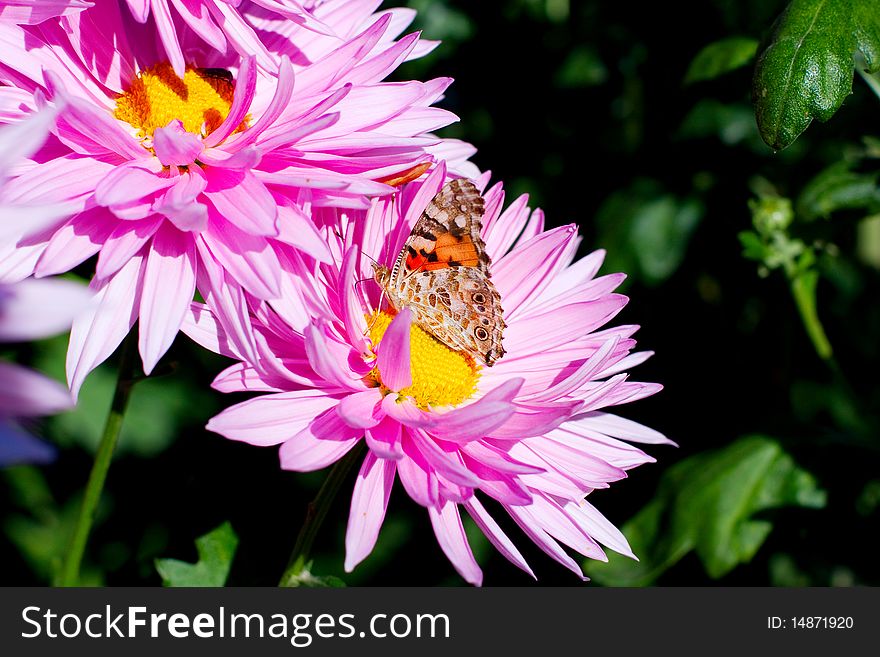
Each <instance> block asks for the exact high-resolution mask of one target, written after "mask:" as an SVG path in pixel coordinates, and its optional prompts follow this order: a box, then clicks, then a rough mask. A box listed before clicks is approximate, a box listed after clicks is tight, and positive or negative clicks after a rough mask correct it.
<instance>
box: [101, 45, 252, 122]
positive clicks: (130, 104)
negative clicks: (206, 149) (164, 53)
mask: <svg viewBox="0 0 880 657" xmlns="http://www.w3.org/2000/svg"><path fill="white" fill-rule="evenodd" d="M234 94H235V83H234V82H233V80H232V78H231V77H228V76H226V75H225V71H220V70H215V69H197V68H192V67H187V69H186V73H185V74H184V76H183V79H181V78H179V77H177V74H176V73H175V72H174V69H173V68H171V64H169V63H167V62H166V63H163V64H156V65H155V66H151V67H149V68H147V69H144V70H143V71H141V73H140V75H139V76H138V77H137V79H136V80H135V81H134V82H132V84H131V88H129V90H128V91H126V92H125V93H123V94H120V95H119V97H118V98H117V99H116V111H115V113H114V115H115V116H116V118H117V119H121V120H123V121H125V122H126V123H128V124H130V125H131V126H133V127H134V128H136V129H137V131H138V136H139V137H140V138H142V139H143V138H145V137H152V136H153V132H155V130H156V128H164V127H165V126H166V125H168V124H169V123H170V122H171V121H174V120H175V119H179V120H180V122H181V123H183V127H184V129H185V130H186V131H187V132H192V133H194V134H197V135H201V136H202V137H206V136H207V135H209V134H211V133H212V132H213V131H214V130H216V129H217V128H218V127H220V124H221V123H223V121H224V120H225V119H226V117H227V115H228V114H229V108H230V107H232V99H233V96H234ZM246 127H247V120H245V121H242V122H241V125H239V126H238V127H237V128H236V132H238V131H241V130H244V129H245V128H246Z"/></svg>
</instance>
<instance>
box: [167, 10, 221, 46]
mask: <svg viewBox="0 0 880 657" xmlns="http://www.w3.org/2000/svg"><path fill="white" fill-rule="evenodd" d="M171 2H173V3H174V8H175V9H177V13H178V15H179V16H180V17H181V18H182V19H183V20H184V22H185V23H186V24H187V25H188V26H189V27H190V29H192V31H193V32H195V33H196V34H198V35H199V37H200V38H201V39H202V40H203V41H205V43H207V44H208V45H209V46H211V48H213V49H214V50H217V51H219V52H221V53H223V54H226V37H225V36H223V31H222V30H221V29H220V28H219V27H217V24H216V23H215V22H214V20H213V19H212V18H211V12H210V10H209V9H208V5H207V4H206V3H205V2H203V1H202V0H171Z"/></svg>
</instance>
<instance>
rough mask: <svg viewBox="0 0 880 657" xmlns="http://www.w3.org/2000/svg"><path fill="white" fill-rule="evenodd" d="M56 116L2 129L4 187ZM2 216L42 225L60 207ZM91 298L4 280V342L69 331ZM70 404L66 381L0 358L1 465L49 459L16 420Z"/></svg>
mask: <svg viewBox="0 0 880 657" xmlns="http://www.w3.org/2000/svg"><path fill="white" fill-rule="evenodd" d="M54 119H55V112H54V111H52V110H44V111H42V112H40V113H37V114H35V115H34V116H32V117H31V118H30V119H29V120H27V121H23V122H21V123H20V124H18V125H16V126H14V127H8V128H4V129H2V130H0V190H2V189H3V188H4V186H5V183H6V176H7V173H8V171H9V169H10V168H11V167H12V166H14V165H15V163H16V162H17V160H18V159H19V158H21V157H24V156H25V155H28V154H30V153H32V152H33V151H35V150H36V149H37V148H39V146H40V144H41V143H42V142H43V141H45V139H46V136H47V134H48V130H49V127H50V126H51V125H52V122H53V121H54ZM0 217H2V218H3V219H4V221H19V222H30V223H31V224H33V225H42V224H45V223H46V222H48V221H53V220H56V219H57V218H58V209H57V208H53V207H48V208H46V207H28V206H22V205H17V206H12V205H4V204H2V203H0ZM4 228H5V227H4V226H0V240H2V239H4V238H5V234H4ZM89 297H90V295H89V294H88V292H87V290H86V288H85V287H84V286H83V285H78V284H76V283H74V282H72V281H62V280H42V281H38V280H33V279H28V280H25V281H21V282H20V283H17V284H15V285H0V342H24V341H28V340H38V339H41V338H46V337H49V336H52V335H55V334H57V333H61V332H63V331H66V330H67V329H68V328H70V324H71V322H72V321H73V318H74V316H75V315H76V314H77V313H79V312H81V311H82V310H83V308H85V307H86V305H87V303H88V299H89ZM72 406H73V400H72V398H71V396H70V392H69V391H68V390H67V388H65V387H64V386H62V385H60V384H59V383H56V382H55V381H52V380H51V379H48V378H46V377H45V376H43V375H41V374H38V373H36V372H33V371H31V370H29V369H26V368H24V367H20V366H18V365H14V364H12V363H3V362H0V466H6V465H12V464H17V463H35V462H43V461H46V460H48V459H49V458H51V456H52V455H53V453H54V451H53V450H52V448H51V447H50V446H49V445H46V444H45V443H43V442H41V441H39V440H37V439H36V438H34V437H33V436H31V435H30V434H29V433H27V432H25V431H24V430H23V429H22V428H21V426H20V425H19V423H18V422H17V421H18V420H21V419H26V418H32V417H40V416H43V415H52V414H54V413H58V412H59V411H63V410H66V409H68V408H70V407H72Z"/></svg>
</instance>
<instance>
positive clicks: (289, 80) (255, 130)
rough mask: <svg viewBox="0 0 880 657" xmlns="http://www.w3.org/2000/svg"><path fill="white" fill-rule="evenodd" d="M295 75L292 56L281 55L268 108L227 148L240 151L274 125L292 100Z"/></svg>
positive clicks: (231, 150)
mask: <svg viewBox="0 0 880 657" xmlns="http://www.w3.org/2000/svg"><path fill="white" fill-rule="evenodd" d="M293 85H294V75H293V67H292V66H291V65H290V58H289V57H288V56H287V55H282V56H281V64H280V66H279V67H278V80H277V83H276V86H275V94H274V95H273V96H272V101H271V102H270V103H269V106H268V107H267V108H266V110H265V111H264V112H263V113H262V114H261V115H260V118H259V119H257V121H256V123H254V124H253V125H252V126H250V127H249V128H248V129H247V130H245V131H244V132H243V133H241V134H240V135H236V136H235V137H233V138H232V139H230V140H229V142H228V143H227V144H226V148H227V150H229V151H230V152H233V153H234V152H238V151H239V150H241V149H242V148H244V147H245V146H250V145H251V144H253V143H254V142H255V141H256V140H257V139H258V138H259V137H260V135H262V134H263V131H265V130H266V128H268V127H269V126H271V125H273V124H274V123H275V122H276V121H277V120H278V118H279V117H280V116H281V115H282V113H283V112H284V109H285V108H286V107H287V105H288V103H289V102H290V97H291V95H292V94H293Z"/></svg>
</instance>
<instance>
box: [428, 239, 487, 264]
mask: <svg viewBox="0 0 880 657" xmlns="http://www.w3.org/2000/svg"><path fill="white" fill-rule="evenodd" d="M434 253H436V254H437V260H438V261H440V262H449V261H450V260H454V261H455V262H458V263H459V264H462V265H464V266H466V267H476V266H477V264H479V262H480V254H479V253H477V245H476V244H474V242H473V240H472V239H471V238H470V235H466V236H463V237H453V236H452V235H451V234H450V233H446V234H445V235H441V236H440V237H438V238H437V246H436V247H435V248H434Z"/></svg>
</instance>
